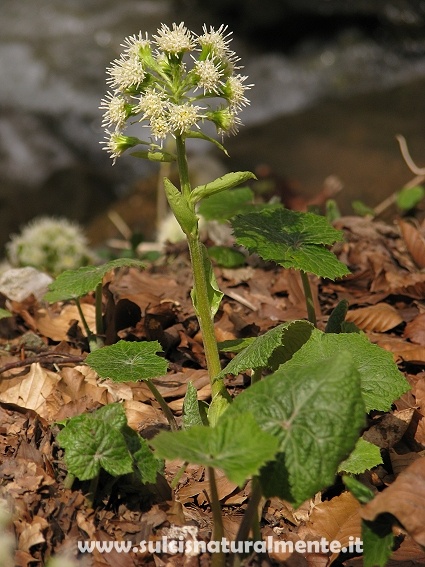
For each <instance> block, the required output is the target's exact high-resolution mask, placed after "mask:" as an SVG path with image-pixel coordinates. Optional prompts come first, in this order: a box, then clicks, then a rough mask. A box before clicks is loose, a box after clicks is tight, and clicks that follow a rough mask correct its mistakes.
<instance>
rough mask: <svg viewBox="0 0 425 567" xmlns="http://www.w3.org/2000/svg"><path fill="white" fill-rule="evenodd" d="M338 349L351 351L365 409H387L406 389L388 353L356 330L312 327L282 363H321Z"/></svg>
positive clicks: (293, 366) (295, 365) (291, 366)
mask: <svg viewBox="0 0 425 567" xmlns="http://www.w3.org/2000/svg"><path fill="white" fill-rule="evenodd" d="M341 350H347V351H349V352H350V353H351V355H352V357H353V360H354V362H355V364H356V367H357V369H358V371H359V372H360V376H361V388H362V395H363V399H364V402H365V406H366V411H368V412H369V411H371V410H380V411H388V410H389V409H390V408H391V404H392V403H393V402H394V401H395V400H397V399H398V398H399V397H400V396H401V395H402V394H404V393H405V392H407V391H408V390H409V389H410V386H409V384H408V382H407V380H406V379H405V377H404V376H403V374H402V373H401V372H400V371H399V370H398V368H397V366H396V364H395V363H394V360H393V356H392V354H391V353H390V352H387V351H385V350H383V349H382V348H380V347H379V346H377V345H374V344H372V343H371V342H369V340H368V339H367V337H366V336H364V335H360V334H357V333H348V334H346V333H340V334H333V333H322V332H321V331H319V330H318V329H314V331H313V333H312V334H311V336H310V338H309V340H308V341H307V342H306V343H305V344H304V345H303V346H302V347H301V348H300V349H299V350H298V351H297V352H296V353H295V354H294V356H293V357H292V359H291V360H289V361H288V362H286V363H285V367H286V368H287V369H288V371H291V370H293V369H296V368H302V367H303V366H304V365H306V364H310V362H311V361H312V360H314V361H315V362H316V364H322V361H323V360H326V359H328V358H329V357H332V356H334V355H335V353H338V352H340V351H341Z"/></svg>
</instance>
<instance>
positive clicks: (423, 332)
mask: <svg viewBox="0 0 425 567" xmlns="http://www.w3.org/2000/svg"><path fill="white" fill-rule="evenodd" d="M403 337H404V338H405V339H409V340H410V341H412V343H416V344H418V345H422V346H425V313H421V314H420V315H418V316H417V317H415V318H414V319H413V321H410V322H409V323H407V325H406V327H405V329H404V332H403Z"/></svg>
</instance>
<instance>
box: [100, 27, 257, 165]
mask: <svg viewBox="0 0 425 567" xmlns="http://www.w3.org/2000/svg"><path fill="white" fill-rule="evenodd" d="M230 42H231V33H230V32H228V31H227V26H223V25H222V26H220V27H219V28H218V29H217V30H215V29H214V28H213V27H210V28H209V29H208V28H207V27H206V26H205V25H204V26H203V33H202V34H201V35H199V36H196V34H194V33H192V32H191V31H189V30H188V29H187V28H186V26H185V25H184V23H183V22H181V23H180V24H178V25H177V24H173V25H172V26H171V27H169V26H167V25H165V24H162V26H161V28H159V29H158V31H157V34H156V35H154V36H153V39H152V40H150V39H149V38H148V35H147V34H145V35H142V33H141V32H139V33H138V34H137V35H132V36H130V37H128V38H126V39H125V40H124V42H123V44H122V47H123V48H124V51H123V53H122V54H121V56H120V58H119V59H115V61H114V62H113V63H112V64H111V66H110V67H109V68H108V69H107V73H108V75H109V76H108V79H107V83H108V85H109V87H110V89H111V90H110V91H109V92H108V93H107V95H106V96H105V98H104V99H103V100H102V103H101V106H100V108H101V109H102V110H103V111H104V114H103V121H102V124H103V126H104V127H105V128H108V129H107V130H106V133H107V137H106V141H105V142H103V143H104V144H105V148H104V149H106V150H107V151H108V152H109V153H110V154H111V157H112V159H113V160H114V162H115V159H116V158H117V157H119V156H120V155H121V154H122V153H123V152H124V151H125V150H126V149H128V148H130V147H134V146H135V145H137V144H139V143H143V144H148V145H149V142H143V141H141V140H139V139H138V138H134V137H128V136H125V135H124V134H123V132H124V130H125V128H126V126H127V123H128V122H129V120H130V119H131V121H132V123H134V122H140V123H143V124H142V125H143V126H147V127H149V128H150V132H151V136H152V138H154V139H155V140H160V141H161V142H162V140H164V139H165V138H166V137H167V136H168V135H172V136H183V137H184V136H190V135H191V132H195V131H198V132H199V129H200V128H201V125H202V123H203V122H205V121H210V122H212V123H213V124H214V125H215V126H216V128H217V132H218V133H219V134H234V133H236V131H237V129H238V126H239V125H240V124H241V121H240V118H239V117H238V114H239V112H240V111H241V110H242V108H243V107H244V106H246V105H248V104H249V100H248V98H247V97H246V95H245V93H246V91H247V90H248V89H249V88H250V87H251V86H252V85H247V84H246V83H245V81H246V79H247V77H244V76H242V75H240V74H237V73H235V69H238V68H239V67H236V63H237V62H238V61H239V59H238V57H237V56H236V54H235V53H234V52H233V51H231V49H230V48H229V44H230ZM154 46H156V48H154V49H153V47H154ZM186 54H189V55H190V57H188V60H187V61H185V60H184V58H185V56H186ZM201 101H202V103H204V104H203V105H202V106H201V105H200V104H199V103H200V102H201ZM109 128H111V130H109ZM197 136H198V137H199V136H201V137H202V136H203V135H202V133H201V134H197ZM204 139H208V140H211V139H210V138H208V137H207V136H204ZM151 145H152V146H155V144H153V142H151ZM155 147H156V148H158V146H155Z"/></svg>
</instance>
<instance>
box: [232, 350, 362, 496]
mask: <svg viewBox="0 0 425 567" xmlns="http://www.w3.org/2000/svg"><path fill="white" fill-rule="evenodd" d="M311 360H314V359H311ZM311 360H310V363H309V364H306V365H305V366H303V367H296V368H295V367H294V368H291V369H290V370H288V369H287V368H286V366H287V365H286V364H283V365H282V366H281V367H280V368H279V369H278V370H277V371H276V372H275V373H274V374H272V375H271V376H268V377H267V378H265V379H264V380H262V381H261V382H257V383H256V384H254V385H253V386H251V387H250V388H248V390H246V391H244V392H243V393H242V394H240V395H239V396H238V397H237V398H236V399H235V401H234V402H233V404H232V405H231V406H230V407H229V409H228V410H227V412H226V413H225V415H224V418H225V419H231V418H233V416H238V415H240V423H241V426H242V424H243V420H242V415H245V414H246V413H247V412H250V413H251V414H252V415H253V416H254V418H255V419H256V421H257V423H258V424H259V425H260V427H261V428H263V429H264V430H265V431H268V432H269V433H271V434H273V435H274V436H275V437H276V438H277V439H278V440H279V454H278V457H277V459H276V460H275V461H273V462H272V463H270V464H268V465H267V466H266V467H265V468H264V469H263V470H262V471H261V476H260V481H261V485H262V489H263V493H264V495H265V496H266V497H269V496H279V497H281V498H284V499H286V500H289V501H291V502H293V503H294V504H295V505H297V506H299V505H300V504H301V503H302V502H304V500H306V499H307V498H310V497H312V496H313V495H314V494H315V493H316V492H318V491H319V490H321V489H323V488H325V487H326V486H329V485H330V484H332V482H333V481H334V477H335V474H336V472H337V469H338V465H339V464H340V462H341V461H342V460H343V459H344V458H345V457H347V455H348V454H349V453H350V452H351V451H352V450H353V449H354V446H355V444H356V441H357V439H358V437H359V431H360V429H361V427H362V426H363V425H364V422H365V408H364V403H363V399H362V395H361V391H360V374H359V372H358V371H357V368H356V365H355V364H354V362H353V359H352V357H351V355H350V353H349V352H347V351H345V352H344V351H342V352H341V351H339V352H338V353H337V354H335V355H334V356H333V357H332V358H328V359H326V360H322V361H321V362H320V364H318V363H317V361H314V362H313V363H312V362H311Z"/></svg>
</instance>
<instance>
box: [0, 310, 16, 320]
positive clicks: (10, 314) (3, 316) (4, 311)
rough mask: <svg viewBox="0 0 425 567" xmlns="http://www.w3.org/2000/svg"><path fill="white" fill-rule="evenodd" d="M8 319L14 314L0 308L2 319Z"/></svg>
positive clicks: (0, 317)
mask: <svg viewBox="0 0 425 567" xmlns="http://www.w3.org/2000/svg"><path fill="white" fill-rule="evenodd" d="M6 317H13V313H11V312H10V311H8V310H7V309H3V308H0V319H5V318H6Z"/></svg>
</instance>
